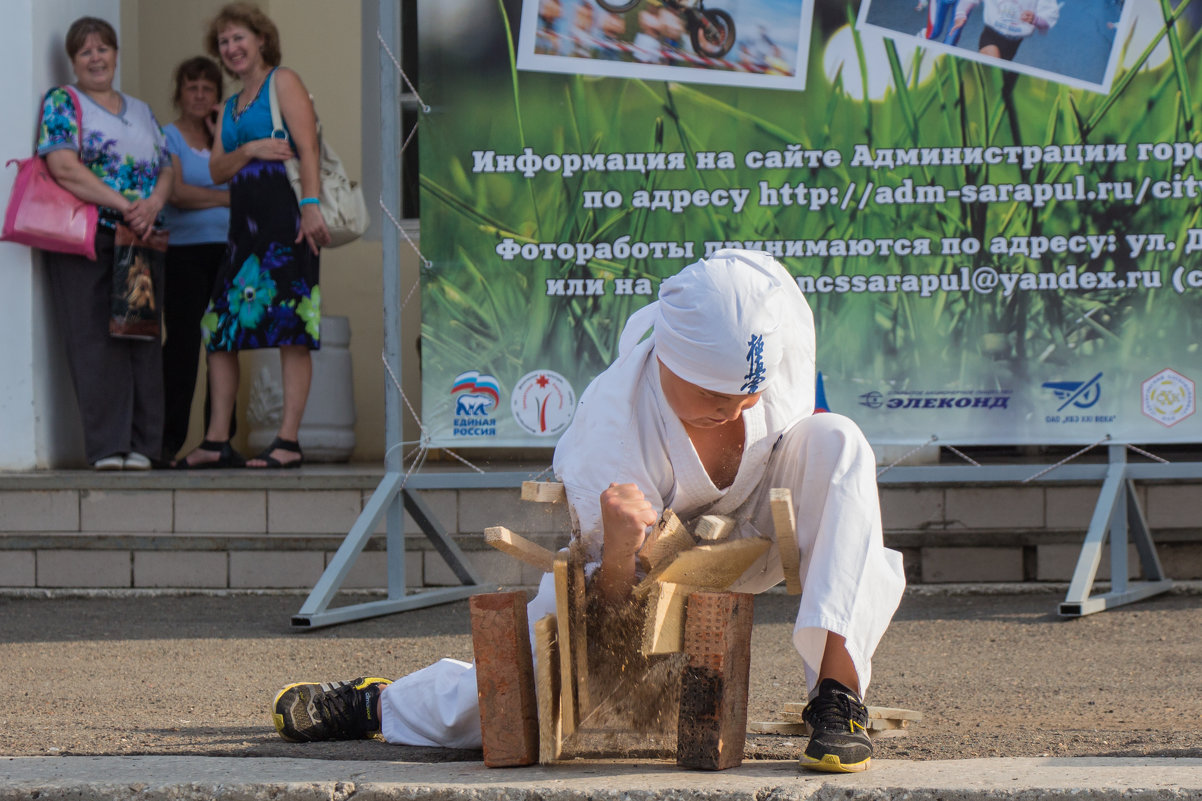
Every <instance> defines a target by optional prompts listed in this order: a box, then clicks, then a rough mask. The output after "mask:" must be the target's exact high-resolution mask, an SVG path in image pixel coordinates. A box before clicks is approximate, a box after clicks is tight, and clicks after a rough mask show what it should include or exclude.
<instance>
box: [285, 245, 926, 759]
mask: <svg viewBox="0 0 1202 801" xmlns="http://www.w3.org/2000/svg"><path fill="white" fill-rule="evenodd" d="M814 353H815V343H814V323H813V316H812V315H811V313H810V308H809V305H808V304H807V303H806V301H805V298H804V297H803V296H802V294H801V292H800V290H798V288H797V284H796V282H795V281H794V280H793V279H792V277H791V276H790V275H789V274H788V272H787V271H786V270H785V269H784V267H782V266H781V265H780V264H779V263H778V262H776V261H775V260H774V259H773V258H772V257H770V256H768V255H767V254H764V253H760V252H757V251H747V250H734V249H729V250H720V251H717V252H716V253H714V254H713V255H712V256H710V257H709V258H708V259H705V260H702V261H699V262H697V263H695V264H692V265H689V266H688V267H686V268H685V269H684V270H682V271H681V272H680V273H678V274H677V275H675V276H672V277H671V278H668V279H665V280H664V281H663V283H662V285H661V288H660V292H659V300H658V301H657V302H654V303H652V304H650V305H648V306H646V307H645V308H643V309H641V310H639V311H638V312H636V313H635V314H633V315H631V317H630V319H629V320H628V321H627V324H626V327H625V329H624V331H623V334H622V338H621V341H620V344H619V355H618V358H617V360H616V361H615V362H614V363H613V364H612V365H611V366H610V367H609V368H608V369H607V370H605V372H603V373H602V374H601V375H599V376H598V377H597V378H596V379H594V381H593V382H592V383H591V384H590V385H589V387H588V388H587V389H586V390H585V392H584V394H583V395H582V396H581V399H580V403H579V406H578V408H577V410H576V415H575V417H574V418H573V421H572V424H571V425H570V426H569V428H568V429H567V431H565V432H564V434H563V436H562V437H561V438H560V441H559V443H558V445H557V446H556V449H555V458H554V467H555V473H556V475H557V476H558V478H559V479H560V481H562V482H563V484H564V489H565V491H566V493H567V498H568V503H569V508H570V512H571V516H572V521H573V532H574V536H578V537H580V539H581V540H582V541H583V544H584V546H585V548H586V552H587V555H588V560H589V563H590V564H589V566H588V572H589V583H588V592H590V593H596V594H599V595H600V597H601V598H603V599H605V600H606V601H609V602H611V603H615V604H617V603H622V602H623V601H625V600H626V599H627V598H628V596H629V595H630V592H631V589H632V587H633V585H634V584H635V583H636V582H637V581H638V580H639V579H640V578H641V577H640V576H639V575H638V570H637V567H636V558H635V557H636V553H637V551H638V549H639V546H640V545H641V544H642V542H643V539H644V537H645V535H646V532H647V529H648V527H649V526H651V525H653V524H654V523H655V522H656V521H657V520H658V519H659V517H660V515H661V514H662V513H663V511H664V509H665V508H671V509H672V510H673V511H674V512H675V513H676V514H677V516H679V517H680V519H681V520H682V521H684V522H685V523H686V524H689V523H690V522H691V521H692V520H694V519H695V518H697V517H698V516H700V515H703V514H718V515H725V516H727V517H731V518H734V520H735V521H736V531H735V533H734V534H733V535H732V536H734V537H751V536H769V537H770V536H771V532H772V531H773V522H772V512H771V508H770V504H769V490H771V489H772V488H774V487H783V488H788V489H790V490H791V491H792V493H793V502H794V506H795V514H796V520H797V529H796V536H797V545H798V549H799V551H800V553H801V566H800V576H801V580H802V582H803V592H802V596H801V602H800V608H799V610H798V614H797V620H796V624H795V626H794V631H793V643H794V645H795V647H796V648H797V651H798V653H799V654H800V656H801V659H802V663H803V666H804V672H805V678H806V685H807V688H808V689H809V692H810V699H811V700H810V703H809V705H808V706H807V707H806V710H805V713H804V717H805V720H806V721H807V722H808V723H810V725H811V726H812V727H813V729H814V734H813V736H812V737H811V739H810V742H809V743H808V745H807V746H806V748H805V750H804V752H803V754H802V756H801V763H802V765H803V766H806V767H810V768H814V769H818V770H827V771H839V772H843V771H858V770H864V769H866V768H867V767H868V765H869V763H870V761H871V757H872V743H871V742H870V740H869V739H868V735H867V725H868V713H867V708H866V707H865V706H864V704H863V701H862V700H861V699H862V695H863V692H864V690H865V689H866V688H867V686H868V682H869V679H870V677H871V672H872V661H871V660H872V654H873V652H874V651H875V649H876V646H877V643H878V642H879V641H880V638H881V636H882V635H883V634H884V632H885V629H886V628H887V627H888V625H889V621H890V620H891V618H892V616H893V613H894V612H895V611H896V609H897V605H898V602H899V601H900V599H901V594H902V590H903V589H904V586H905V579H904V574H903V571H902V564H901V557H900V555H899V554H897V553H896V552H894V551H891V550H888V549H886V548H885V547H884V545H883V542H882V536H881V520H880V508H879V503H878V498H877V488H876V473H875V458H874V456H873V452H872V450H871V448H870V447H869V445H868V443H867V441H866V440H865V439H864V436H863V434H861V432H860V431H859V429H858V428H857V427H856V426H855V424H854V423H852V422H851V421H850V420H848V419H847V418H845V417H842V416H840V415H836V414H820V415H815V414H813V410H814V396H815V369H814ZM782 579H783V572H782V568H781V562H780V555H779V553H778V551H777V548H776V546H775V545H773V546H772V547H771V548H770V549H769V550H768V551H767V553H765V555H764V556H763V557H762V558H761V559H760V560H759V561H758V562H756V563H755V564H753V565H752V566H751V567H750V568H749V569H748V570H747V571H746V572H745V573H744V574H743V576H742V577H741V578H740V579H739V580H738V581H737V582H736V583H735V585H734V586H732V587H731V588H730V589H731V591H732V592H751V593H755V592H762V591H764V590H767V589H768V588H770V587H772V586H775V585H776V584H778V583H779V582H780V581H781V580H782ZM554 610H555V590H554V582H553V580H552V578H551V576H550V575H546V576H544V577H543V581H542V584H541V585H540V587H539V591H538V594H537V596H536V597H535V598H534V600H532V601H531V602H530V604H529V607H528V614H529V620H530V623H531V625H533V624H534V622H535V621H537V620H538V619H540V618H541V617H543V616H544V615H546V614H550V613H553V612H554ZM273 711H274V713H275V720H276V728H277V729H278V730H279V731H280V733H281V735H283V736H284V737H285V738H286V739H290V740H313V739H337V738H343V739H347V738H355V737H366V736H374V735H375V734H377V733H379V734H380V735H381V736H382V737H383V739H385V740H386V741H388V742H393V743H401V744H407V745H436V746H444V747H454V748H470V747H479V746H480V743H481V734H480V718H479V709H478V706H477V698H476V680H475V671H474V668H473V667H472V665H470V664H467V663H464V662H460V661H457V660H449V659H444V660H441V661H439V662H437V663H436V664H434V665H431V666H430V667H427V668H425V669H423V670H419V671H417V672H416V673H412V674H410V675H408V676H406V677H404V678H402V679H399V680H397V681H396V682H394V683H388V682H387V681H386V680H384V679H375V678H365V679H357V680H354V681H350V682H340V683H335V684H324V685H318V684H294V685H289V686H288V687H286V688H285V689H284V690H282V691H281V692H280V693H279V695H277V697H276V701H275V704H274V710H273ZM348 721H349V722H350V723H353V724H354V725H350V723H348Z"/></svg>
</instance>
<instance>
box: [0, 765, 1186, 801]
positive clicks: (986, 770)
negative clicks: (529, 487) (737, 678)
mask: <svg viewBox="0 0 1202 801" xmlns="http://www.w3.org/2000/svg"><path fill="white" fill-rule="evenodd" d="M1199 795H1202V759H1117V758H1073V759H1057V758H1045V759H969V760H955V761H950V760H949V761H930V762H909V761H900V760H881V761H878V762H877V763H875V764H874V766H873V769H872V770H870V771H868V772H866V773H861V774H848V775H832V774H820V773H811V772H808V771H807V772H799V771H798V769H797V763H796V762H793V761H763V762H744V763H743V765H742V767H739V768H735V769H733V770H729V771H723V772H720V773H708V772H697V771H683V770H679V769H677V768H676V766H675V765H673V764H670V763H667V762H655V761H639V762H634V761H609V760H587V761H586V760H579V761H576V762H571V763H565V764H561V765H555V766H551V767H530V768H513V769H501V770H491V769H489V768H485V767H484V765H483V764H482V763H479V762H444V763H438V764H429V763H412V762H375V761H373V762H363V761H333V760H309V759H257V758H256V759H246V758H237V757H179V756H131V757H8V758H4V757H0V801H17V799H21V801H25V799H29V798H37V799H39V801H59V800H60V799H62V800H63V801H65V800H66V799H72V801H92V800H93V799H96V801H100V799H105V801H127V800H128V801H192V799H196V801H200V800H201V799H205V801H209V800H210V799H221V800H222V801H234V800H237V801H258V800H259V799H300V800H302V801H309V800H310V799H312V800H313V801H317V800H318V799H322V800H323V801H335V800H336V801H350V799H354V801H376V799H380V801H449V800H450V799H471V801H515V800H516V801H526V800H527V799H530V800H533V799H539V800H540V801H585V799H607V800H610V799H612V800H613V801H618V800H619V799H620V800H621V801H650V800H651V799H656V800H657V801H658V800H659V799H682V798H697V799H707V800H708V799H713V801H718V799H721V800H722V801H742V800H743V799H746V801H765V800H767V799H771V801H792V800H793V799H797V800H798V801H801V799H815V800H816V801H825V800H826V799H832V801H833V799H840V800H841V801H855V800H858V799H864V800H866V801H867V800H871V801H877V800H878V799H889V798H905V799H908V800H909V801H926V800H927V799H930V801H976V799H1022V800H1023V801H1027V800H1028V799H1031V800H1033V799H1044V798H1063V799H1069V798H1071V799H1074V801H1107V800H1108V799H1116V800H1117V799H1122V800H1123V801H1134V800H1136V799H1139V800H1140V801H1142V800H1143V799H1149V800H1150V799H1166V800H1167V799H1174V800H1176V799H1187V798H1198V797H1199Z"/></svg>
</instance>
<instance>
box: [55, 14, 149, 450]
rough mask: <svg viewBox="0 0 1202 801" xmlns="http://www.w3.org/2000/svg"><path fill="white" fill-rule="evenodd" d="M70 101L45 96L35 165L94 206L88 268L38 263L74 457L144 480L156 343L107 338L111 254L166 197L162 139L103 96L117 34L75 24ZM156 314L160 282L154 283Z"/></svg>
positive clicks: (66, 96)
mask: <svg viewBox="0 0 1202 801" xmlns="http://www.w3.org/2000/svg"><path fill="white" fill-rule="evenodd" d="M66 48H67V55H68V56H69V57H70V59H71V67H72V69H73V70H74V72H75V78H76V81H75V87H74V88H75V93H74V95H75V97H77V98H78V100H79V104H78V106H77V105H76V103H75V101H74V100H73V98H72V93H70V92H68V91H67V90H66V89H65V88H62V87H59V88H56V89H52V90H51V91H50V92H49V93H47V95H46V99H45V101H44V103H43V105H42V125H41V130H40V133H39V137H38V155H40V156H45V158H46V165H47V167H49V169H50V172H51V174H52V175H53V176H54V177H55V179H56V180H57V181H58V182H59V184H61V185H62V186H63V187H64V188H65V189H67V190H69V191H70V192H72V193H73V194H74V195H75V196H76V197H78V198H80V199H81V200H85V201H88V202H90V203H95V204H96V205H97V206H98V207H99V208H100V224H99V225H98V226H97V230H96V259H95V260H94V261H93V260H89V259H87V258H86V257H83V256H69V255H65V254H61V253H46V272H47V274H48V275H49V278H50V290H51V296H52V299H53V302H54V306H55V310H56V312H57V316H58V327H59V330H60V331H61V332H62V336H63V340H64V342H65V344H66V349H67V362H68V365H69V366H70V369H71V379H72V381H73V382H74V384H75V396H76V399H77V400H78V402H79V409H80V415H81V417H82V419H83V431H84V449H85V451H86V454H87V458H88V461H89V462H90V463H91V464H92V466H93V467H95V468H96V469H97V470H121V469H126V470H146V469H149V468H150V466H151V461H150V458H149V456H148V455H150V454H153V455H155V456H156V457H157V455H158V454H159V452H160V451H161V450H162V444H161V443H162V435H163V373H162V362H161V359H162V357H161V351H160V347H159V343H158V341H157V340H155V341H147V340H134V339H117V338H114V337H110V336H109V333H108V324H109V316H110V297H111V294H112V287H113V248H114V237H115V229H116V225H117V224H118V223H123V224H124V225H126V226H128V227H129V228H130V229H131V230H132V231H133V232H134V233H135V234H137V235H138V236H145V235H146V234H148V233H149V232H150V230H151V229H152V228H153V227H154V226H155V224H156V220H157V219H158V216H159V212H160V211H162V209H163V204H164V203H165V202H166V200H167V196H168V194H169V193H170V191H171V182H172V168H171V160H170V159H169V158H168V156H167V151H166V149H165V146H164V145H165V140H164V138H163V132H162V130H160V128H159V124H158V121H157V120H155V118H154V114H153V113H152V112H151V110H150V107H149V106H147V105H146V104H145V103H143V102H142V101H141V100H137V99H136V98H132V97H130V96H129V95H125V94H122V93H121V92H118V91H117V90H115V89H114V88H113V78H114V77H115V75H116V72H117V34H116V32H115V31H114V30H113V27H112V26H111V25H109V24H108V23H107V22H105V21H104V20H102V19H97V18H95V17H81V18H79V19H77V20H75V22H73V23H72V24H71V27H70V28H69V29H68V31H67V37H66ZM153 277H154V284H155V287H156V293H157V299H156V303H155V308H162V287H163V276H162V274H161V272H158V273H156V274H155V275H154V276H153Z"/></svg>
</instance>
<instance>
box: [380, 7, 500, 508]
mask: <svg viewBox="0 0 1202 801" xmlns="http://www.w3.org/2000/svg"><path fill="white" fill-rule="evenodd" d="M376 40H377V41H378V42H379V43H380V47H381V48H382V49H383V51H384V52H385V53H386V54H387V55H388V59H389V60H390V61H391V62H392V65H393V66H394V67H395V68H396V71H397V74H398V75H400V76H401V80H403V81H404V83H405V86H406V87H408V89H409V92H410V93H411V94H412V95H413V96H414V97H415V98H417V102H418V108H419V109H420V110H421V112H422V114H428V113H430V106H429V105H427V104H426V102H425V101H424V100H422V98H421V95H420V94H418V91H417V87H415V86H414V85H413V81H411V80H409V76H408V75H406V74H405V69H404V68H403V67H402V66H401V62H400V60H399V59H398V58H397V57H396V54H395V53H393V52H392V49H391V48H389V47H388V42H386V41H385V40H384V34H383V33H381V32H380V30H379V29H377V30H376ZM420 125H421V119H420V117H419V118H418V122H417V123H416V124H415V125H414V126H413V128H412V129H411V130H410V131H409V135H408V136H406V137H405V141H404V142H402V143H401V148H400V151H399V153H404V152H405V149H406V148H408V147H409V145H410V143H411V142H412V141H413V138H414V136H415V135H416V134H417V129H418V127H419V126H420ZM378 203H379V206H380V210H381V211H382V212H384V216H386V217H387V218H388V220H389V221H390V222H391V223H392V226H393V227H394V228H395V229H396V230H397V233H399V234H400V235H401V238H402V239H404V240H405V242H406V243H407V244H408V245H409V247H410V249H411V250H412V251H413V252H414V253H415V254H417V257H418V259H420V260H421V263H422V266H423V267H424V268H426V269H429V268H430V267H431V262H430V260H429V259H427V258H426V255H425V254H424V253H422V251H421V247H420V246H419V245H418V244H417V243H416V242H414V241H413V238H412V237H410V236H409V232H408V231H406V230H405V226H404V225H402V224H401V221H400V220H398V219H397V218H396V215H394V214H393V213H392V210H391V209H390V208H388V206H387V205H385V203H384V195H383V193H381V194H380V197H379V200H378ZM420 286H421V279H420V278H419V279H418V280H417V281H414V282H413V285H412V286H410V287H409V291H408V292H407V293H405V297H404V298H402V299H401V309H402V310H403V309H404V308H405V307H406V306H407V305H409V301H410V299H412V297H413V294H414V293H415V292H416V291H417V290H418V288H419V287H420ZM380 360H381V361H382V362H383V363H384V370H385V372H387V373H388V379H389V381H391V382H392V386H393V387H395V388H396V391H397V394H398V395H400V397H401V400H402V401H403V402H404V404H405V408H406V409H408V410H409V415H410V416H411V417H412V418H413V420H414V422H416V423H417V426H418V429H419V430H420V432H421V433H420V436H419V437H418V439H417V441H416V442H405V441H401V442H398V443H397V444H396V445H393V446H392V447H391V448H389V449H388V451H387V453H385V458H387V457H388V456H390V455H391V454H392V451H393V450H395V449H396V448H398V447H402V446H405V445H414V447H413V449H412V450H410V451H409V452H408V453H406V454H404V455H403V456H402V462H409V468H408V470H406V471H405V476H404V478H403V479H402V480H401V486H402V487H403V486H405V484H406V483H407V482H408V481H409V476H411V475H413V473H414V472H416V471H417V470H418V469H420V468H421V467H422V466H423V465H424V464H425V462H426V458H427V456H429V453H430V431H429V430H428V429H427V428H426V425H425V423H424V422H422V418H421V415H419V414H418V413H417V410H416V409H415V408H413V403H412V402H411V401H410V400H409V396H408V395H406V394H405V390H404V389H403V388H402V386H401V380H400V378H398V377H397V375H396V373H394V372H393V370H392V365H390V364H389V363H388V354H387V353H386V352H385V351H384V350H383V349H381V351H380ZM441 450H442V452H443V453H446V454H448V455H449V456H451V457H452V458H454V459H456V460H458V461H460V462H462V463H463V464H465V465H467V466H468V467H470V468H471V469H472V470H475V471H476V472H477V473H484V472H485V471H484V470H481V469H480V468H479V467H477V466H476V465H474V464H472V463H471V462H469V461H468V460H467V459H465V458H463V457H462V456H460V455H459V454H457V453H455V452H454V451H452V450H449V449H447V448H442V449H441Z"/></svg>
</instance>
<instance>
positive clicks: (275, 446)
mask: <svg viewBox="0 0 1202 801" xmlns="http://www.w3.org/2000/svg"><path fill="white" fill-rule="evenodd" d="M276 450H279V451H289V452H291V453H296V454H299V455H300V458H299V459H293V460H292V461H291V462H281V461H280V460H279V459H277V458H275V457H274V456H272V455H271V452H272V451H276ZM255 458H256V459H259V460H260V461H264V462H267V464H265V465H263V466H262V467H257V466H254V465H249V464H248V465H247V468H249V469H251V470H275V469H279V470H291V469H292V468H294V467H300V466H301V464H302V463H303V462H304V461H305V454H304V453H303V452H302V451H301V446H300V443H299V442H297V441H296V440H294V439H280V438H279V437H276V438H275V439H273V440H272V441H271V444H270V445H268V446H267V447H266V448H264V449H263V452H262V453H260V454H259V455H258V456H256V457H255Z"/></svg>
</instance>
